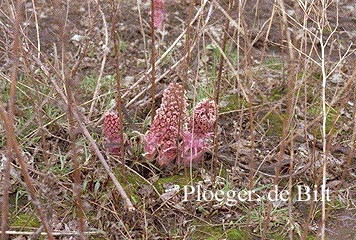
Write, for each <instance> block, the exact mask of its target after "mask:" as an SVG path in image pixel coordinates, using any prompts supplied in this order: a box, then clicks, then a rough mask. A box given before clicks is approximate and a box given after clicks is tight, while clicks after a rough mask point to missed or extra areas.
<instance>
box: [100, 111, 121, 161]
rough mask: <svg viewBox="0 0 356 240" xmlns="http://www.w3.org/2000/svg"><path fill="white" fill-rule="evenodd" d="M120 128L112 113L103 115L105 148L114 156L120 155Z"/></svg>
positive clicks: (117, 118)
mask: <svg viewBox="0 0 356 240" xmlns="http://www.w3.org/2000/svg"><path fill="white" fill-rule="evenodd" d="M120 126H121V125H120V118H119V117H118V116H117V115H116V114H115V113H114V112H107V113H106V114H105V117H104V126H103V132H104V137H105V147H106V148H107V149H108V151H109V153H111V154H114V155H119V154H120Z"/></svg>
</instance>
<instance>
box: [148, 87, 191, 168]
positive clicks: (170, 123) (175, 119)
mask: <svg viewBox="0 0 356 240" xmlns="http://www.w3.org/2000/svg"><path fill="white" fill-rule="evenodd" d="M186 107H187V103H186V99H185V96H184V89H183V86H182V85H180V84H177V83H171V84H169V85H168V87H167V88H166V89H165V90H164V92H163V98H162V103H161V106H160V108H159V109H158V110H157V112H156V116H155V118H154V119H153V122H152V123H151V128H150V130H149V132H148V133H147V134H146V136H145V147H144V150H145V154H144V156H145V157H146V158H147V159H148V160H153V159H154V157H155V156H156V154H158V156H157V163H158V164H159V165H160V166H165V165H168V164H170V163H172V162H173V161H174V159H175V158H176V157H177V155H178V149H177V145H178V139H179V137H180V136H182V135H183V132H184V131H186V119H187V112H186Z"/></svg>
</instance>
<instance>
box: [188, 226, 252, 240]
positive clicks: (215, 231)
mask: <svg viewBox="0 0 356 240" xmlns="http://www.w3.org/2000/svg"><path fill="white" fill-rule="evenodd" d="M191 237H192V239H197V240H198V239H209V240H217V239H227V240H240V239H241V240H245V239H250V237H249V235H248V234H247V233H246V232H244V231H242V230H240V229H238V228H232V229H229V230H228V231H224V229H223V227H222V226H210V225H198V226H196V228H195V229H194V232H193V233H192V236H191Z"/></svg>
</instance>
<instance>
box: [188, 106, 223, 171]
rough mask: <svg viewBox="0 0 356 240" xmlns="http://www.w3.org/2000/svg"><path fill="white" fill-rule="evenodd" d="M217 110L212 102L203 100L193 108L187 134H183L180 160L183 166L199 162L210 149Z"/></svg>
mask: <svg viewBox="0 0 356 240" xmlns="http://www.w3.org/2000/svg"><path fill="white" fill-rule="evenodd" d="M216 116H217V109H216V104H215V102H214V101H208V100H203V101H201V102H200V103H198V105H197V106H196V107H195V109H194V112H193V116H192V117H191V119H190V122H189V132H186V133H185V134H184V138H183V152H182V159H183V162H184V163H185V164H189V163H190V162H192V163H196V162H199V161H200V160H201V159H202V157H203V155H204V153H205V152H206V150H207V149H209V148H211V141H210V140H211V139H210V138H211V136H212V135H213V131H214V123H215V121H216Z"/></svg>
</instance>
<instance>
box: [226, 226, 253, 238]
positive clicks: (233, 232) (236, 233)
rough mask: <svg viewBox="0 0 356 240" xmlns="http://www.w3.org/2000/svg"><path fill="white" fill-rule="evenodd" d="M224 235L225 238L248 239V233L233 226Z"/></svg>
mask: <svg viewBox="0 0 356 240" xmlns="http://www.w3.org/2000/svg"><path fill="white" fill-rule="evenodd" d="M226 235H227V240H240V239H241V240H244V239H248V235H247V234H246V233H245V232H243V231H241V230H238V229H236V228H233V229H230V230H229V231H227V233H226Z"/></svg>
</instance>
